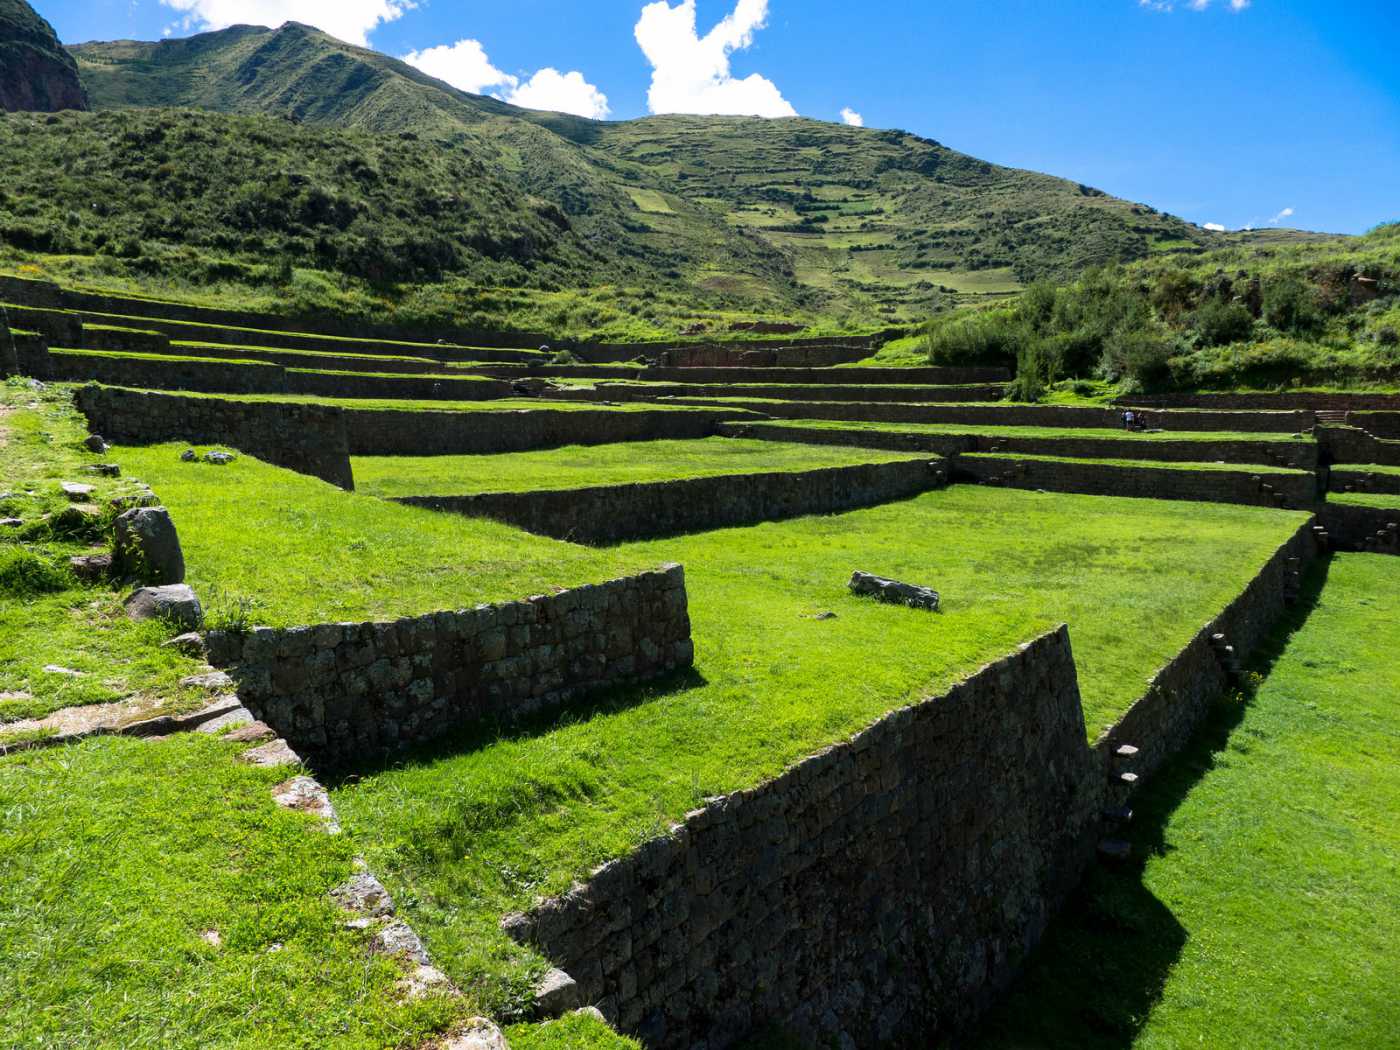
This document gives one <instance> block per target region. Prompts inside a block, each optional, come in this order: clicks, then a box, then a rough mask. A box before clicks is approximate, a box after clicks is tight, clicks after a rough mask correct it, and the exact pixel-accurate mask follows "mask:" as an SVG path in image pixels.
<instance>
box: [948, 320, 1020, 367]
mask: <svg viewBox="0 0 1400 1050" xmlns="http://www.w3.org/2000/svg"><path fill="white" fill-rule="evenodd" d="M923 335H924V347H925V349H926V350H927V352H928V359H929V363H930V364H935V365H1005V366H1010V365H1012V364H1013V363H1015V362H1016V360H1017V354H1018V352H1019V349H1020V347H1021V346H1022V345H1023V344H1024V343H1025V336H1026V333H1025V329H1024V328H1023V326H1022V325H1021V323H1020V321H1019V320H1018V319H1017V317H1016V314H1015V313H1014V312H1013V311H1011V310H991V311H988V312H986V313H980V314H974V315H972V316H971V317H967V316H963V317H957V316H953V317H948V318H936V319H935V320H933V321H930V322H928V324H926V325H925V326H924V330H923Z"/></svg>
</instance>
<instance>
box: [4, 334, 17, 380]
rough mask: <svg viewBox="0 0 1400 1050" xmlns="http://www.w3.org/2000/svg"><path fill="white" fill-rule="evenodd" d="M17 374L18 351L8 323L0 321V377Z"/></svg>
mask: <svg viewBox="0 0 1400 1050" xmlns="http://www.w3.org/2000/svg"><path fill="white" fill-rule="evenodd" d="M14 375H19V353H18V351H17V350H16V349H15V338H14V336H13V335H12V334H11V333H10V327H9V325H7V324H5V323H3V321H0V379H5V378H8V377H9V376H14Z"/></svg>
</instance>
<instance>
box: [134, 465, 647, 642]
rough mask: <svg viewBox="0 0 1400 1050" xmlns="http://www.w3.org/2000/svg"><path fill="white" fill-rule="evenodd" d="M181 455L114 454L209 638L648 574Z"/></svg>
mask: <svg viewBox="0 0 1400 1050" xmlns="http://www.w3.org/2000/svg"><path fill="white" fill-rule="evenodd" d="M185 447H186V446H185V445H184V444H166V445H153V446H148V447H143V448H120V449H117V450H115V452H114V453H113V455H114V457H115V458H116V460H117V461H118V462H119V463H121V464H122V466H123V467H124V468H125V469H126V470H127V471H128V472H129V473H131V474H134V475H137V476H139V477H141V478H144V479H145V480H146V481H147V482H149V483H150V484H151V485H152V486H154V488H155V490H156V492H157V493H159V494H160V496H161V499H162V501H163V502H164V503H165V505H166V506H167V507H168V508H169V509H170V513H171V515H172V517H173V518H174V519H175V526H176V528H177V529H178V530H179V533H180V542H181V545H182V546H183V547H184V551H185V562H186V565H187V569H188V575H189V582H190V584H191V585H192V586H193V587H194V588H195V590H196V591H197V592H198V593H199V594H200V596H201V597H202V598H203V599H204V600H205V603H206V605H208V606H210V609H209V611H210V615H211V617H212V618H213V620H214V622H215V623H216V624H219V623H222V622H227V620H229V619H230V618H237V619H241V618H243V617H244V615H245V614H247V615H248V616H250V617H251V619H252V620H253V621H254V622H255V623H257V624H259V625H264V626H269V627H287V626H301V625H308V624H318V623H327V622H337V621H359V620H384V619H395V618H397V617H401V616H412V615H417V614H421V613H427V612H434V611H442V610H455V609H469V608H471V607H473V606H475V605H477V604H480V603H482V602H501V601H513V600H516V599H520V598H525V597H528V596H530V595H532V594H542V593H546V592H549V591H551V590H553V589H555V588H567V587H573V586H577V585H579V584H583V583H596V582H599V581H602V580H609V579H613V578H615V577H618V576H624V575H629V574H631V573H634V572H637V571H640V570H642V569H648V568H654V567H655V564H654V563H650V562H647V561H645V559H644V558H638V557H636V556H634V555H633V554H632V552H627V551H621V552H619V551H599V550H592V549H589V548H585V547H577V546H574V545H573V544H569V543H561V542H559V541H556V540H549V539H543V538H540V537H535V536H527V535H526V534H525V533H523V532H520V531H518V530H516V529H512V528H510V527H509V526H506V525H500V524H497V523H495V522H491V521H485V520H480V519H470V518H463V517H460V516H458V515H455V514H438V513H435V512H433V511H427V510H419V509H416V508H412V507H404V506H400V505H398V504H394V503H386V502H384V501H382V500H378V499H375V498H373V497H371V496H366V495H362V494H359V493H350V492H344V491H342V490H341V489H338V488H336V487H335V486H334V485H330V484H327V483H326V482H323V481H318V480H317V479H315V478H311V477H307V476H305V475H303V474H297V473H294V472H293V471H290V470H282V469H281V468H278V467H272V466H268V465H267V464H265V463H260V462H259V461H257V460H255V459H252V458H251V457H247V456H240V457H238V458H237V459H236V460H235V461H234V462H233V463H231V464H229V465H228V466H224V467H217V466H211V465H209V464H206V463H202V462H200V463H183V462H181V461H180V452H181V451H182V450H183V449H184V448H185Z"/></svg>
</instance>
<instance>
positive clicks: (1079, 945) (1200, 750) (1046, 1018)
mask: <svg viewBox="0 0 1400 1050" xmlns="http://www.w3.org/2000/svg"><path fill="white" fill-rule="evenodd" d="M1329 567H1330V562H1329V561H1327V560H1324V561H1321V562H1318V563H1317V565H1316V566H1315V567H1314V569H1313V571H1312V572H1311V573H1310V574H1309V575H1308V577H1307V578H1306V580H1305V581H1304V586H1303V590H1302V593H1301V594H1300V596H1299V600H1298V602H1297V604H1296V605H1295V606H1294V607H1293V608H1292V609H1290V610H1288V612H1287V614H1286V616H1285V617H1284V619H1283V620H1282V621H1281V622H1280V623H1279V625H1278V627H1277V628H1276V629H1275V631H1274V632H1273V633H1272V634H1271V635H1270V637H1269V639H1268V640H1267V642H1265V643H1264V645H1263V646H1261V648H1260V650H1259V652H1257V653H1256V654H1255V657H1254V659H1252V660H1251V661H1250V671H1251V672H1252V675H1251V681H1252V682H1257V681H1259V678H1261V677H1264V676H1267V675H1268V673H1269V671H1270V670H1271V669H1272V668H1273V665H1274V664H1275V663H1276V662H1277V660H1278V659H1279V657H1280V656H1282V655H1283V653H1284V651H1285V650H1286V649H1287V647H1288V641H1289V639H1290V638H1291V637H1292V635H1293V634H1294V632H1296V631H1297V630H1298V629H1299V628H1300V627H1302V626H1303V624H1304V623H1305V622H1306V621H1307V619H1308V617H1309V615H1311V613H1312V612H1313V610H1314V609H1316V608H1317V606H1318V604H1319V601H1320V598H1321V595H1322V590H1323V587H1324V586H1325V585H1326V582H1327V573H1328V569H1329ZM1254 676H1259V677H1254ZM1251 702H1252V688H1250V689H1247V690H1246V692H1245V693H1244V694H1243V695H1240V696H1235V697H1230V698H1227V699H1226V700H1224V701H1222V702H1220V703H1217V704H1216V705H1215V706H1214V708H1212V710H1211V711H1210V713H1209V714H1208V715H1207V717H1206V720H1205V722H1204V723H1202V725H1201V727H1200V729H1199V730H1198V731H1197V733H1196V735H1195V736H1194V737H1193V738H1192V740H1191V742H1190V743H1189V744H1188V745H1187V746H1186V747H1185V748H1184V749H1183V750H1182V751H1181V752H1180V753H1179V754H1178V755H1177V756H1176V758H1174V759H1173V760H1172V761H1171V762H1170V763H1168V764H1167V765H1166V766H1165V767H1164V768H1163V769H1162V770H1161V771H1160V772H1158V773H1157V775H1156V776H1155V777H1154V778H1153V779H1152V781H1151V782H1150V783H1149V784H1148V785H1147V787H1146V788H1145V789H1144V790H1143V791H1142V792H1140V793H1139V795H1138V796H1137V797H1136V798H1135V799H1134V800H1133V811H1134V817H1133V824H1132V826H1131V829H1130V832H1129V834H1128V835H1127V838H1128V839H1129V841H1131V843H1132V845H1133V860H1132V861H1131V862H1130V863H1129V864H1126V865H1124V866H1122V867H1118V868H1106V867H1096V868H1094V869H1092V870H1091V871H1090V872H1089V874H1088V875H1087V876H1086V878H1085V880H1084V882H1083V883H1082V884H1081V886H1080V887H1079V889H1078V890H1077V891H1076V892H1075V893H1074V895H1073V896H1072V897H1071V899H1070V900H1069V902H1068V903H1067V904H1066V906H1065V909H1064V911H1062V912H1061V913H1060V915H1059V917H1058V918H1057V919H1056V920H1055V922H1054V923H1052V924H1051V926H1050V929H1049V931H1048V932H1047V934H1046V937H1045V940H1044V941H1043V942H1042V944H1041V947H1040V948H1039V950H1038V951H1037V952H1036V954H1035V956H1034V957H1033V958H1032V960H1031V963H1030V965H1029V966H1028V967H1027V969H1026V970H1025V972H1024V973H1023V974H1022V975H1021V977H1020V978H1019V979H1018V980H1017V982H1016V983H1015V985H1014V986H1013V987H1012V989H1011V991H1010V992H1009V993H1008V995H1007V996H1006V998H1005V999H1004V1000H1003V1001H1002V1002H1001V1004H1000V1005H999V1006H998V1007H997V1008H996V1009H995V1010H994V1011H993V1012H992V1013H991V1014H990V1015H989V1016H988V1017H987V1018H986V1019H985V1021H984V1023H983V1026H982V1029H981V1031H980V1032H978V1033H976V1034H975V1036H974V1037H973V1038H972V1039H970V1040H968V1045H970V1046H974V1047H978V1048H981V1050H1009V1048H1016V1050H1030V1048H1041V1047H1044V1048H1051V1047H1054V1048H1057V1050H1058V1048H1061V1047H1076V1048H1089V1050H1122V1048H1126V1047H1130V1046H1132V1045H1133V1043H1134V1041H1135V1040H1136V1038H1137V1035H1138V1033H1139V1032H1140V1031H1141V1029H1142V1027H1143V1025H1144V1024H1145V1023H1146V1021H1147V1019H1148V1017H1149V1016H1150V1015H1151V1012H1152V1009H1153V1007H1154V1006H1155V1005H1156V1004H1157V1002H1158V1000H1159V999H1160V998H1161V994H1162V989H1163V987H1164V986H1165V984H1166V980H1167V975H1168V974H1169V972H1170V971H1171V968H1172V966H1173V965H1174V964H1175V963H1176V961H1177V959H1178V958H1179V956H1180V955H1181V951H1182V949H1183V947H1185V944H1186V940H1187V933H1186V931H1185V930H1184V929H1183V928H1182V926H1181V924H1180V923H1178V922H1177V920H1176V917H1175V916H1174V915H1173V914H1172V913H1171V911H1170V909H1168V908H1167V906H1166V905H1164V904H1163V903H1162V902H1161V901H1159V900H1158V899H1157V898H1156V897H1154V896H1153V895H1152V893H1151V891H1150V890H1148V888H1147V887H1146V886H1144V885H1143V879H1142V876H1143V869H1144V867H1145V866H1146V861H1147V858H1149V857H1153V856H1162V855H1164V854H1166V853H1167V852H1168V851H1169V850H1170V849H1171V847H1170V846H1169V845H1168V844H1167V842H1166V828H1167V825H1168V823H1169V822H1170V820H1171V817H1172V814H1173V813H1175V811H1176V809H1177V807H1178V806H1180V805H1181V803H1182V802H1183V801H1184V800H1185V799H1186V797H1187V796H1188V795H1189V794H1190V793H1191V791H1192V789H1193V788H1195V786H1196V785H1197V784H1198V783H1199V782H1200V781H1201V779H1202V778H1204V777H1205V776H1206V774H1207V773H1209V772H1210V771H1211V769H1212V768H1214V766H1215V762H1216V755H1217V754H1218V753H1219V752H1221V751H1223V750H1224V749H1225V748H1226V746H1227V745H1228V744H1229V741H1230V735H1231V733H1233V732H1234V730H1235V729H1236V728H1237V727H1238V726H1239V724H1240V722H1241V721H1242V720H1243V719H1244V716H1245V712H1246V711H1247V710H1248V707H1249V704H1250V703H1251ZM1243 891H1244V888H1242V892H1243Z"/></svg>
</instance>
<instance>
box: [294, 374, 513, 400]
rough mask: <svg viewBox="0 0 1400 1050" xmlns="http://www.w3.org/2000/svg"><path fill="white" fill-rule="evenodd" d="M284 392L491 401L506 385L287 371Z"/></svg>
mask: <svg viewBox="0 0 1400 1050" xmlns="http://www.w3.org/2000/svg"><path fill="white" fill-rule="evenodd" d="M287 392H288V393H292V394H314V395H317V396H319V397H360V398H381V399H384V400H389V401H395V400H397V401H405V400H407V401H491V400H495V399H497V398H503V397H510V396H511V395H512V394H513V393H514V391H513V390H512V389H511V385H510V384H509V383H507V382H503V381H501V380H494V379H469V378H455V377H451V376H447V377H444V376H421V377H420V376H412V375H398V376H375V375H351V374H349V373H345V372H335V373H326V372H319V371H317V372H311V371H306V370H305V369H295V370H293V369H288V370H287Z"/></svg>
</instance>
